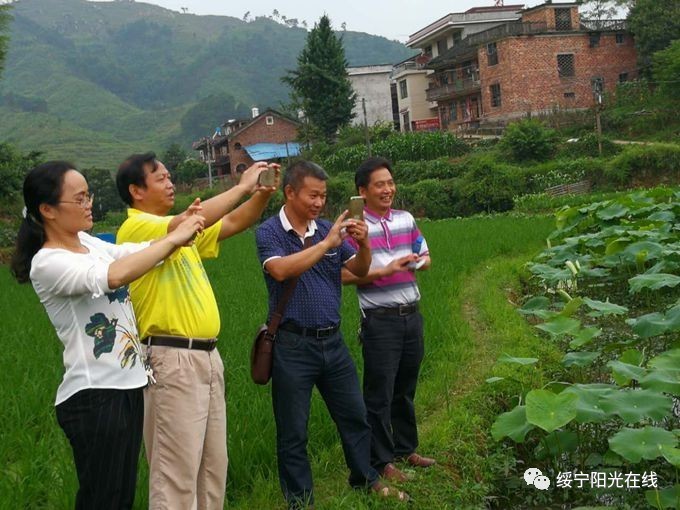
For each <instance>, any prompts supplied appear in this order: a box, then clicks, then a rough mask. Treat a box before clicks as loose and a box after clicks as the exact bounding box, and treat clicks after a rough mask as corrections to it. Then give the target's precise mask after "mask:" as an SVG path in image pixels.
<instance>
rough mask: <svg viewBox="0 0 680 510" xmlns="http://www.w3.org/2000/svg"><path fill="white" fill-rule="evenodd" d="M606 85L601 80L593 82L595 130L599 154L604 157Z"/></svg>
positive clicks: (597, 79)
mask: <svg viewBox="0 0 680 510" xmlns="http://www.w3.org/2000/svg"><path fill="white" fill-rule="evenodd" d="M603 89H604V84H603V82H602V79H601V78H596V79H595V80H593V92H594V93H595V129H596V131H597V152H598V154H599V155H600V157H602V121H601V119H600V114H601V113H602V107H603V104H602V94H604V90H603Z"/></svg>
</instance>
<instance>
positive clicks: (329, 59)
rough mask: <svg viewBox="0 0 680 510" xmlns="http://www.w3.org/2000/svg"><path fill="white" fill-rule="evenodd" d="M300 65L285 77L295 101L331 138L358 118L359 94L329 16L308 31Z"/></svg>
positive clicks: (300, 57)
mask: <svg viewBox="0 0 680 510" xmlns="http://www.w3.org/2000/svg"><path fill="white" fill-rule="evenodd" d="M297 64H298V66H297V69H295V70H289V71H288V72H287V73H286V76H284V77H283V78H282V80H283V81H284V83H287V84H288V85H290V87H291V89H292V94H291V98H292V100H293V102H295V103H296V104H297V105H298V106H299V108H301V109H302V110H303V111H304V112H305V115H306V116H307V118H308V119H309V121H310V123H311V124H313V125H314V126H316V127H317V128H318V129H319V130H320V132H321V133H322V134H323V136H324V137H325V138H326V139H331V138H332V137H333V136H334V135H335V133H336V132H337V130H338V128H339V127H340V126H344V125H346V124H349V122H350V121H351V120H352V118H353V117H354V114H353V113H352V109H353V108H354V104H355V103H356V94H355V93H354V90H353V89H352V84H351V83H350V81H349V78H348V75H347V59H346V58H345V50H344V48H343V45H342V40H341V39H339V38H338V37H337V36H336V35H335V33H334V32H333V30H332V29H331V21H330V19H329V18H328V16H326V15H324V16H322V17H321V19H320V20H319V22H318V23H316V24H315V25H314V28H313V29H312V30H311V31H310V32H309V34H307V40H306V43H305V47H304V48H303V49H302V51H301V52H300V55H299V56H298V58H297Z"/></svg>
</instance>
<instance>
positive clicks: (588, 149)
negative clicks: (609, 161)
mask: <svg viewBox="0 0 680 510" xmlns="http://www.w3.org/2000/svg"><path fill="white" fill-rule="evenodd" d="M597 138H598V137H597V135H596V134H595V133H586V134H584V135H582V136H580V137H579V138H578V141H576V142H568V143H564V144H562V146H561V147H560V150H559V153H558V155H557V157H558V158H582V157H584V156H588V157H591V158H597V157H599V156H600V151H599V147H598V144H597ZM600 140H601V142H602V156H614V155H615V154H618V153H619V152H621V151H622V150H623V148H622V147H621V146H620V145H617V144H615V143H614V142H612V141H611V140H610V139H609V138H607V137H606V136H602V137H600Z"/></svg>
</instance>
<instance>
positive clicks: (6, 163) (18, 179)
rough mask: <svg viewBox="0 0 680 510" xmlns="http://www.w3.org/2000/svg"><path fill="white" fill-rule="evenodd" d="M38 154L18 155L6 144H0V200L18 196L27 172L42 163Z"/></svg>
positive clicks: (18, 153) (15, 150) (13, 148)
mask: <svg viewBox="0 0 680 510" xmlns="http://www.w3.org/2000/svg"><path fill="white" fill-rule="evenodd" d="M42 161H43V157H42V153H40V152H29V153H28V154H22V153H20V152H19V151H18V150H17V149H16V148H15V147H13V146H12V145H9V144H8V143H0V199H2V200H3V201H4V200H5V199H8V198H13V197H15V196H17V195H20V191H21V186H22V183H23V182H24V177H25V176H26V174H27V173H28V171H29V170H30V169H31V168H33V167H34V166H36V165H39V164H40V163H42Z"/></svg>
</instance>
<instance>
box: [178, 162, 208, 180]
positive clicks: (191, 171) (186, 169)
mask: <svg viewBox="0 0 680 510" xmlns="http://www.w3.org/2000/svg"><path fill="white" fill-rule="evenodd" d="M206 175H208V165H206V164H205V163H203V162H201V161H198V160H196V159H187V160H186V161H182V162H181V163H180V164H179V165H177V169H176V170H175V175H174V179H175V182H176V183H177V184H191V183H192V182H194V181H195V180H196V179H199V178H201V177H205V176H206Z"/></svg>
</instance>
